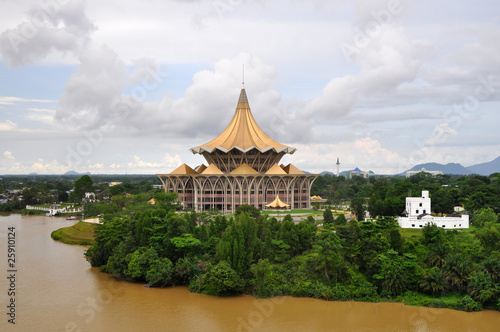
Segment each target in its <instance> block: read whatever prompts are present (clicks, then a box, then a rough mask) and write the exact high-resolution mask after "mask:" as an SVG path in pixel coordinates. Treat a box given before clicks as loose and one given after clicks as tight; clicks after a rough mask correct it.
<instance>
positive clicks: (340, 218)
mask: <svg viewBox="0 0 500 332" xmlns="http://www.w3.org/2000/svg"><path fill="white" fill-rule="evenodd" d="M335 225H338V226H342V225H347V219H346V218H345V215H344V214H343V213H341V214H339V215H338V216H337V218H336V219H335Z"/></svg>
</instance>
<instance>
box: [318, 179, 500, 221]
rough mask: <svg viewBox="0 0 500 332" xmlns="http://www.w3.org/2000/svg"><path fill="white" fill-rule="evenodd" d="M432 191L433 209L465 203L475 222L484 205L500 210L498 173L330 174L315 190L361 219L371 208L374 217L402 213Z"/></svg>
mask: <svg viewBox="0 0 500 332" xmlns="http://www.w3.org/2000/svg"><path fill="white" fill-rule="evenodd" d="M422 190H428V191H429V193H430V197H431V199H432V211H433V212H434V213H437V214H449V213H452V212H453V207H454V206H463V207H464V208H465V209H466V210H467V211H468V212H469V214H470V215H471V218H472V219H471V220H472V221H473V222H474V221H475V217H476V216H477V214H478V213H479V212H480V211H481V210H482V209H484V208H488V207H489V208H491V209H492V210H493V212H494V213H495V214H499V213H500V181H498V173H494V174H492V175H490V176H489V177H487V176H480V175H470V176H450V175H438V176H432V175H430V174H428V173H418V174H416V175H414V176H412V177H410V178H403V177H395V176H393V177H370V178H368V179H365V178H362V177H359V176H355V177H353V178H352V179H346V178H345V177H343V176H339V177H336V176H332V175H329V174H326V175H324V176H320V177H318V178H317V179H316V181H315V182H314V183H313V186H312V189H311V193H313V194H315V195H320V196H321V197H322V198H326V199H327V200H328V201H327V203H328V204H330V206H333V207H343V206H346V207H349V208H350V210H351V211H352V213H353V214H354V215H356V216H357V217H358V219H359V220H360V219H363V213H364V211H365V210H367V211H368V212H369V213H370V216H371V217H378V216H398V215H400V214H401V213H402V212H403V210H404V209H405V199H406V197H408V196H420V193H421V191H422Z"/></svg>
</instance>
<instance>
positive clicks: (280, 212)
mask: <svg viewBox="0 0 500 332" xmlns="http://www.w3.org/2000/svg"><path fill="white" fill-rule="evenodd" d="M261 213H262V214H283V215H286V214H295V213H302V214H310V213H313V214H322V212H321V211H315V210H306V209H302V210H300V209H299V210H282V211H272V210H262V211H261Z"/></svg>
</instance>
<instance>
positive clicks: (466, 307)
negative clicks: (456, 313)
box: [455, 295, 483, 312]
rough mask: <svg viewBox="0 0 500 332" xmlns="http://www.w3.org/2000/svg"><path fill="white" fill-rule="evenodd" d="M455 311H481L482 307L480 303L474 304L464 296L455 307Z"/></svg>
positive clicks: (468, 297)
mask: <svg viewBox="0 0 500 332" xmlns="http://www.w3.org/2000/svg"><path fill="white" fill-rule="evenodd" d="M455 309H457V310H462V311H468V312H471V311H481V310H483V306H482V305H481V303H479V302H476V301H474V300H473V299H472V297H470V296H469V295H465V296H464V297H463V298H462V299H460V301H458V302H457V304H456V305H455Z"/></svg>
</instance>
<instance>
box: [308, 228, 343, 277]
mask: <svg viewBox="0 0 500 332" xmlns="http://www.w3.org/2000/svg"><path fill="white" fill-rule="evenodd" d="M313 250H314V252H316V253H317V262H316V270H318V271H322V272H323V273H324V275H325V277H326V279H327V280H328V281H329V282H330V281H332V278H333V281H334V283H335V284H336V283H337V281H338V277H339V275H340V273H341V269H342V256H341V254H340V253H341V250H342V245H341V244H340V239H339V237H338V236H337V234H335V232H333V231H331V230H322V231H321V232H319V233H317V234H316V241H315V243H314V245H313Z"/></svg>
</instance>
